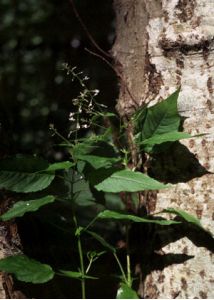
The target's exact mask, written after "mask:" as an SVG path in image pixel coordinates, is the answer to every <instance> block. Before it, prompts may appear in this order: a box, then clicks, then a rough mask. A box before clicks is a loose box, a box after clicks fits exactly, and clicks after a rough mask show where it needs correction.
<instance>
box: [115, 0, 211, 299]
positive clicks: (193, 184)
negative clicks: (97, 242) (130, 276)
mask: <svg viewBox="0 0 214 300" xmlns="http://www.w3.org/2000/svg"><path fill="white" fill-rule="evenodd" d="M114 5H115V13H116V41H115V45H114V47H113V49H112V53H113V56H114V58H115V65H116V67H117V68H118V72H120V74H121V76H120V77H121V78H122V80H121V88H120V96H119V100H118V104H117V108H118V111H119V113H120V115H121V116H125V117H128V118H129V117H130V115H131V114H132V113H133V111H134V110H135V109H136V106H142V105H144V104H145V103H148V102H150V103H151V104H154V103H155V102H157V101H160V100H161V99H164V98H166V97H167V96H168V95H169V94H171V93H172V92H174V91H175V90H176V89H177V88H178V87H179V86H181V92H180V96H179V107H178V108H179V112H180V114H181V116H184V117H187V119H185V121H184V130H185V131H186V132H188V133H191V134H192V135H194V134H198V133H208V134H207V135H205V136H203V137H198V138H193V139H190V140H187V141H185V142H182V144H183V145H185V146H187V148H188V149H189V150H188V151H187V150H186V151H184V149H185V148H184V147H182V146H181V145H180V146H178V148H176V147H177V146H174V148H173V149H174V151H171V153H168V154H166V153H165V156H163V157H162V158H161V161H160V157H159V158H157V160H156V162H154V161H153V162H151V165H152V167H151V170H150V172H151V173H152V174H154V175H155V176H156V177H158V176H159V177H160V178H162V179H163V180H166V181H171V182H173V183H176V182H179V181H180V182H181V183H178V184H176V186H175V187H174V188H171V189H169V190H167V191H160V192H158V193H157V195H156V197H154V196H153V198H151V199H150V202H149V203H147V206H148V210H149V212H152V213H154V212H157V211H160V210H162V209H164V208H167V207H174V208H181V209H183V210H186V211H187V212H189V213H192V214H194V215H197V216H198V217H199V218H200V219H201V222H202V224H203V226H204V227H205V228H207V229H208V230H210V231H213V219H214V217H213V203H214V191H213V183H214V175H213V174H212V172H214V147H213V144H214V135H213V126H214V111H213V105H214V98H213V77H212V75H213V74H214V63H213V62H214V5H213V0H114ZM184 152H185V153H184ZM166 155H168V157H166ZM196 157H197V159H198V161H199V162H198V163H196ZM185 159H186V160H185ZM158 160H159V162H157V161H158ZM189 161H190V162H191V163H190V162H189ZM160 165H161V166H162V170H163V174H164V175H163V174H158V167H159V166H160ZM170 166H171V169H170ZM173 166H174V167H178V168H180V173H181V175H180V176H178V177H179V178H176V176H174V175H173V174H172V172H171V171H172V167H173ZM192 166H193V167H192ZM190 167H191V168H192V169H188V168H190ZM207 171H209V172H210V173H208V172H207ZM170 172H171V173H170ZM159 173H160V172H159ZM205 173H206V174H205ZM170 174H171V175H170ZM202 175H203V176H202ZM161 176H162V177H161ZM194 177H196V178H194ZM156 235H159V238H160V240H161V239H162V240H163V239H164V238H163V232H162V233H161V232H156ZM188 237H189V238H187V237H184V235H182V234H180V235H179V234H177V237H175V238H174V240H173V239H172V242H170V243H168V244H167V243H164V241H163V243H162V245H163V247H162V249H158V250H159V253H160V250H161V253H162V255H163V256H164V255H167V254H182V255H185V256H186V257H188V258H191V256H193V257H192V258H191V259H188V260H186V261H185V262H183V263H180V264H178V263H172V264H168V266H167V265H166V266H165V268H163V267H162V268H158V266H157V267H156V268H155V267H154V268H153V270H151V272H150V273H149V274H147V276H146V278H145V280H144V282H143V284H141V287H140V289H139V292H140V294H141V296H142V297H143V298H203V299H205V298H214V289H213V282H214V278H213V274H214V264H213V260H212V252H211V250H213V244H211V243H210V242H209V241H208V240H207V239H206V237H200V236H199V235H198V236H197V235H196V236H195V237H194V235H191V234H190V233H189V235H188ZM205 240H206V241H205ZM164 245H165V246H164ZM161 269H162V270H161Z"/></svg>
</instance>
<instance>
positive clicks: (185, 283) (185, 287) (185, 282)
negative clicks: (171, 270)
mask: <svg viewBox="0 0 214 300" xmlns="http://www.w3.org/2000/svg"><path fill="white" fill-rule="evenodd" d="M181 288H182V289H183V290H184V291H186V290H187V281H186V279H185V278H184V277H182V278H181Z"/></svg>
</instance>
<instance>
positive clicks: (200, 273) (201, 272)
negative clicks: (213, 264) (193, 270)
mask: <svg viewBox="0 0 214 300" xmlns="http://www.w3.org/2000/svg"><path fill="white" fill-rule="evenodd" d="M199 275H200V276H201V278H202V279H204V277H205V275H206V273H205V271H204V270H201V271H200V272H199Z"/></svg>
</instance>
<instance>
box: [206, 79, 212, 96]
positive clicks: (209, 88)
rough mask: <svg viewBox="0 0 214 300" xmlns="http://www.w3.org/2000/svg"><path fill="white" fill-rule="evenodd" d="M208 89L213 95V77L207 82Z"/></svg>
mask: <svg viewBox="0 0 214 300" xmlns="http://www.w3.org/2000/svg"><path fill="white" fill-rule="evenodd" d="M207 88H208V91H209V93H210V94H211V95H212V94H213V82H212V77H209V78H208V80H207Z"/></svg>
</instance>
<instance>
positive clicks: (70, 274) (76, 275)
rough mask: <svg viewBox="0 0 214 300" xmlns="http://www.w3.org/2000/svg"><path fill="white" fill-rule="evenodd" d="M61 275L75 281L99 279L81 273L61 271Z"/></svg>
mask: <svg viewBox="0 0 214 300" xmlns="http://www.w3.org/2000/svg"><path fill="white" fill-rule="evenodd" d="M60 274H61V275H64V276H66V277H69V278H74V279H80V280H81V279H98V278H97V277H93V276H88V275H83V274H82V273H81V272H74V271H65V270H60Z"/></svg>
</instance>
